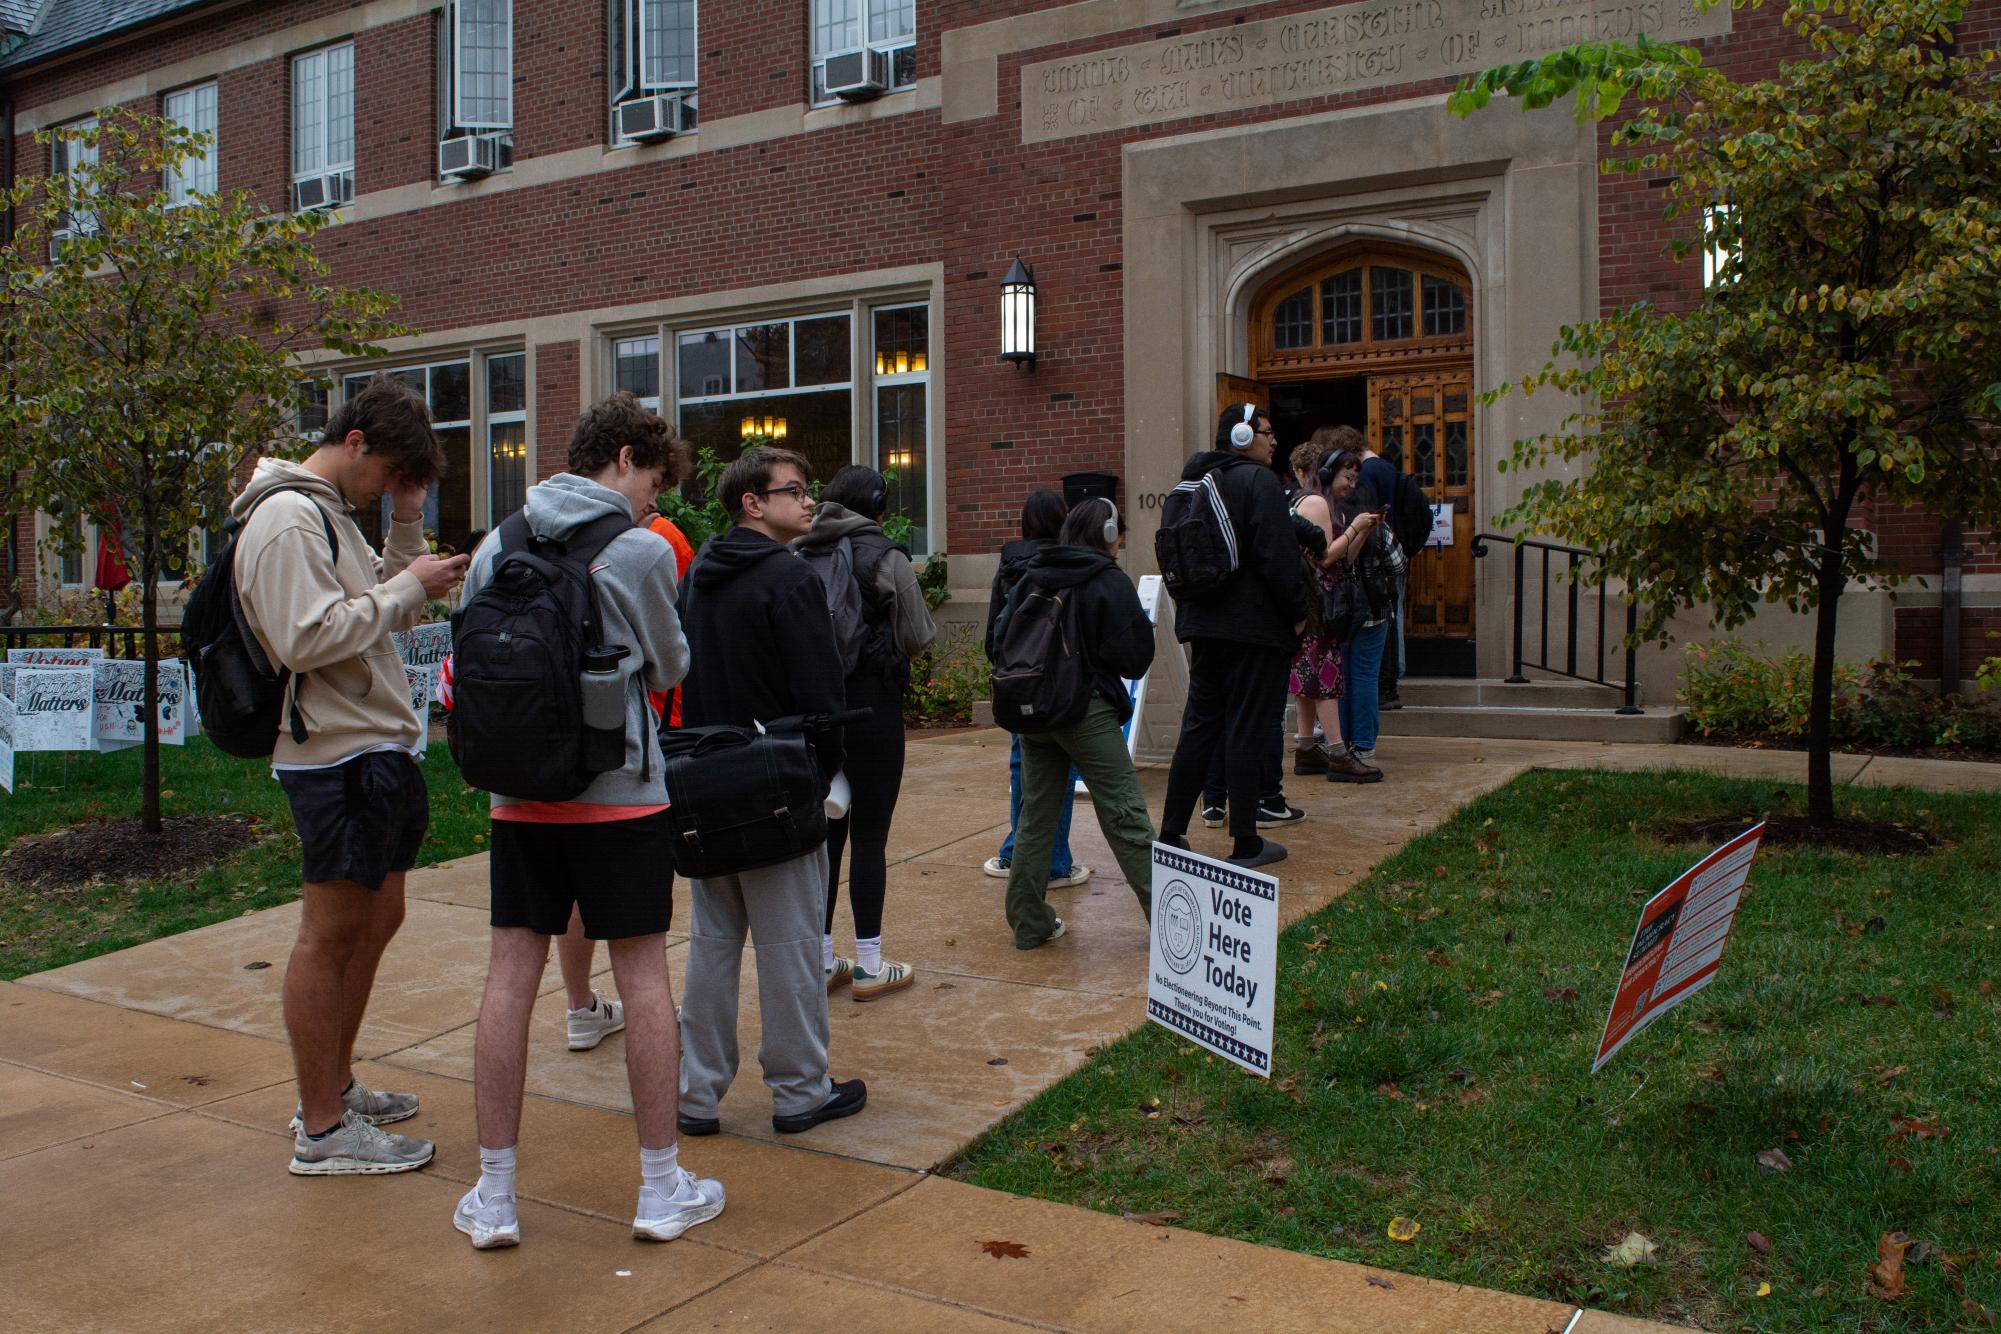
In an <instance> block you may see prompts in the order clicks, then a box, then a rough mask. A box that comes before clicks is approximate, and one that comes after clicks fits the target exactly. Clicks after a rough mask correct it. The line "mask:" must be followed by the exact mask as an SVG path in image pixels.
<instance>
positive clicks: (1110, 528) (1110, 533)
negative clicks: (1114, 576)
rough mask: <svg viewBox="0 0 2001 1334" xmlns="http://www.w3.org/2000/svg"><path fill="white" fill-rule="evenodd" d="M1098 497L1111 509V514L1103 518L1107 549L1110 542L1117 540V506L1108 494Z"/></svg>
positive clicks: (1110, 545) (1109, 547) (1110, 544)
mask: <svg viewBox="0 0 2001 1334" xmlns="http://www.w3.org/2000/svg"><path fill="white" fill-rule="evenodd" d="M1099 499H1101V500H1103V501H1104V502H1105V505H1106V506H1107V508H1109V509H1110V510H1111V511H1112V513H1111V516H1110V517H1109V518H1107V519H1106V520H1105V550H1107V551H1109V550H1111V548H1112V543H1114V542H1116V541H1118V540H1119V507H1118V506H1117V505H1116V504H1114V503H1113V502H1112V498H1111V497H1110V496H1100V497H1099Z"/></svg>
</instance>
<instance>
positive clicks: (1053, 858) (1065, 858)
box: [1000, 735, 1077, 880]
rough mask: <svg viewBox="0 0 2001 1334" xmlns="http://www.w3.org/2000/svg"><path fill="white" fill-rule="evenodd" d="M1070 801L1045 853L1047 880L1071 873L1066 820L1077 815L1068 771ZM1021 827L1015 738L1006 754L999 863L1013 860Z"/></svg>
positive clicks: (1073, 774)
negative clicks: (1003, 828)
mask: <svg viewBox="0 0 2001 1334" xmlns="http://www.w3.org/2000/svg"><path fill="white" fill-rule="evenodd" d="M1069 791H1070V800H1068V801H1066V802H1064V803H1063V809H1062V811H1061V812H1060V813H1059V814H1058V815H1057V817H1056V843H1055V846H1054V847H1052V848H1051V849H1050V850H1049V878H1050V879H1051V880H1055V879H1057V878H1059V877H1061V876H1066V875H1069V874H1070V872H1071V871H1073V870H1075V869H1076V867H1075V865H1074V862H1075V860H1076V859H1075V858H1074V857H1072V856H1071V854H1070V818H1071V817H1072V816H1074V815H1075V814H1076V813H1077V771H1076V769H1074V768H1073V769H1071V770H1070V788H1069ZM1020 827H1021V737H1020V736H1019V735H1016V736H1015V738H1014V744H1013V745H1011V746H1009V747H1008V752H1007V837H1006V838H1004V839H1002V840H1001V845H1000V859H1001V860H1002V861H1004V862H1012V861H1013V860H1014V835H1015V831H1016V830H1017V829H1019V828H1020Z"/></svg>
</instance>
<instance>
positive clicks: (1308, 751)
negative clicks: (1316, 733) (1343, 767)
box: [1292, 737, 1327, 774]
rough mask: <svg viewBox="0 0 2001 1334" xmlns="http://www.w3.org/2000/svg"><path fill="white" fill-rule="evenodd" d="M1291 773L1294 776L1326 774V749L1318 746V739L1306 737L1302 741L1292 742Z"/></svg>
mask: <svg viewBox="0 0 2001 1334" xmlns="http://www.w3.org/2000/svg"><path fill="white" fill-rule="evenodd" d="M1292 771H1293V772H1294V773H1296V774H1324V773H1326V772H1327V748H1326V747H1325V746H1323V745H1321V744H1320V738H1319V737H1308V738H1307V739H1306V740H1304V741H1295V742H1293V745H1292Z"/></svg>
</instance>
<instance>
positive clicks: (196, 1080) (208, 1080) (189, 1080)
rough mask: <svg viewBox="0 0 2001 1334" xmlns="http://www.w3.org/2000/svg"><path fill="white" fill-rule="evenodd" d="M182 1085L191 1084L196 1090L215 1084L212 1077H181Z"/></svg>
mask: <svg viewBox="0 0 2001 1334" xmlns="http://www.w3.org/2000/svg"><path fill="white" fill-rule="evenodd" d="M181 1082H182V1083H183V1084H193V1085H194V1086H195V1087H196V1088H207V1087H208V1086H209V1085H210V1084H213V1083H214V1082H215V1076H214V1075H182V1076H181Z"/></svg>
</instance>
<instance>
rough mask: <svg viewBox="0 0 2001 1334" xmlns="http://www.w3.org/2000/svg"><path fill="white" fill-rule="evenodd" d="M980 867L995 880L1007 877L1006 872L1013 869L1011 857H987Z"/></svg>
mask: <svg viewBox="0 0 2001 1334" xmlns="http://www.w3.org/2000/svg"><path fill="white" fill-rule="evenodd" d="M980 869H981V870H982V871H985V872H986V873H987V874H988V875H990V876H992V877H993V878H994V879H996V880H1005V879H1007V873H1008V872H1009V871H1011V870H1013V869H1014V859H1013V858H1012V857H989V858H987V860H986V864H985V865H983V866H981V867H980Z"/></svg>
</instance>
